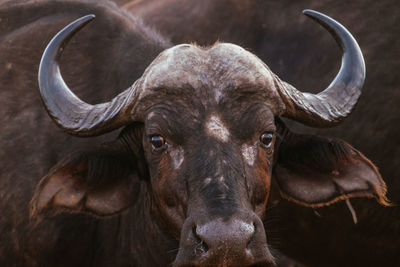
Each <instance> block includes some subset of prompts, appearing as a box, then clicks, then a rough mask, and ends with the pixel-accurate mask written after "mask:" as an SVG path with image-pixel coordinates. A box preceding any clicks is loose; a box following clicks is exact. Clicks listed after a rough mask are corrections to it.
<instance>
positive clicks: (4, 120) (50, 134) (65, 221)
mask: <svg viewBox="0 0 400 267" xmlns="http://www.w3.org/2000/svg"><path fill="white" fill-rule="evenodd" d="M87 13H94V14H96V15H97V16H99V17H100V18H98V19H97V20H96V22H95V23H92V25H90V27H87V29H85V30H84V31H83V35H81V36H77V38H75V39H74V40H72V41H71V43H70V45H69V47H68V48H67V49H66V51H65V53H64V55H63V59H62V62H61V68H62V72H63V75H64V78H65V80H66V81H67V83H68V84H69V85H71V86H73V90H74V91H75V92H76V93H77V94H78V95H79V96H80V97H82V99H84V100H85V101H88V102H89V103H98V102H102V101H105V100H108V99H110V98H112V97H113V96H115V95H116V94H117V93H119V92H120V91H122V90H124V89H126V88H127V87H128V86H130V85H131V84H132V82H133V81H134V80H135V79H137V78H138V77H140V75H141V74H142V72H143V71H144V69H145V68H146V67H147V65H148V64H149V63H150V62H151V61H152V60H153V58H154V57H155V56H156V55H157V54H158V53H159V52H160V51H162V50H163V49H164V48H165V47H167V46H168V42H166V41H164V40H163V39H162V38H161V37H160V36H159V35H158V34H156V33H154V32H153V31H151V30H149V29H148V28H147V27H145V26H144V25H143V24H142V23H141V22H140V21H137V20H136V19H135V18H133V17H132V16H131V15H129V14H127V13H124V12H121V10H119V9H118V8H117V7H116V6H115V4H113V3H109V2H107V1H18V2H16V1H1V5H0V80H1V83H0V95H1V96H0V106H1V107H2V108H1V110H0V125H1V129H0V144H1V147H2V148H1V150H0V159H1V160H0V169H1V175H0V176H1V179H0V187H1V188H2V193H1V194H0V212H1V214H2V216H1V218H0V225H1V226H0V236H1V242H0V265H1V266H73V265H77V266H88V265H97V266H101V265H106V266H110V265H114V264H118V260H116V259H114V258H113V259H111V261H112V262H110V261H108V260H107V259H105V260H103V258H101V259H99V258H98V257H97V256H96V255H99V254H101V253H103V254H104V253H105V255H108V253H111V254H113V257H119V256H121V253H120V254H118V253H116V252H115V249H116V248H117V247H118V246H129V245H127V243H126V242H125V243H124V242H123V241H121V242H117V243H118V246H117V245H116V243H113V242H112V241H110V242H106V241H105V240H108V236H107V235H110V236H111V237H112V236H113V235H115V233H116V232H117V231H121V232H124V231H125V232H124V233H125V234H126V236H128V235H129V231H130V230H131V229H130V228H129V229H122V228H121V227H120V226H119V224H120V222H119V220H120V219H118V218H115V219H113V220H109V221H107V222H104V224H107V227H105V230H104V232H105V233H108V234H106V235H104V236H103V237H102V238H103V239H101V238H100V235H99V233H100V232H102V231H103V230H102V227H103V222H98V221H97V220H93V219H91V218H89V217H85V216H74V217H71V216H60V217H58V218H55V219H50V220H47V221H46V222H43V223H42V224H40V225H39V226H38V227H37V228H32V225H30V224H29V211H28V209H29V208H28V207H29V201H30V199H31V198H32V196H33V192H34V189H35V187H36V185H37V184H38V183H39V180H40V178H41V177H43V176H44V175H45V174H46V173H47V172H48V170H49V169H50V168H51V167H52V166H53V165H55V164H56V163H57V162H59V161H61V159H62V158H64V157H65V156H66V155H67V154H68V153H70V152H72V151H77V150H86V149H88V148H89V147H91V146H93V144H99V143H101V142H102V140H105V139H107V138H110V137H114V136H115V134H111V135H109V136H104V137H101V138H92V139H78V138H73V137H71V136H68V135H65V133H63V132H62V131H61V130H60V129H58V128H57V127H56V126H55V125H54V124H53V122H52V121H51V119H50V118H49V117H48V115H47V114H46V112H45V110H44V109H43V106H42V103H41V100H40V96H39V94H38V90H39V88H38V85H37V71H38V66H39V62H40V57H41V55H42V53H43V51H44V48H45V46H46V45H47V43H48V42H49V41H50V39H51V38H52V37H53V35H54V34H55V33H56V32H57V31H59V30H60V29H61V28H62V27H64V26H65V25H66V24H68V23H69V22H71V21H73V20H74V19H76V18H78V17H81V16H82V15H86V14H87ZM121 220H122V219H121ZM127 224H128V223H127ZM128 225H129V224H128ZM122 260H124V261H125V260H128V261H129V257H122V259H121V261H122ZM98 261H100V262H98Z"/></svg>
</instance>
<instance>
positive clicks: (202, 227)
mask: <svg viewBox="0 0 400 267" xmlns="http://www.w3.org/2000/svg"><path fill="white" fill-rule="evenodd" d="M240 217H241V218H240ZM240 217H239V218H238V217H236V218H230V219H229V220H225V219H221V218H218V219H214V220H211V221H206V222H204V223H197V224H196V220H189V221H187V222H186V223H185V225H184V227H183V229H182V234H181V242H180V248H179V252H178V255H177V257H176V259H175V262H174V264H173V266H174V267H175V266H179V267H180V266H211V265H213V266H253V265H256V264H257V266H258V265H260V266H274V260H273V257H272V255H271V253H270V251H269V249H268V246H267V241H266V237H265V231H264V226H263V224H262V222H261V220H260V219H259V218H258V217H256V216H248V217H246V216H240ZM201 221H204V220H201Z"/></svg>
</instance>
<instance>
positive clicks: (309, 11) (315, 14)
mask: <svg viewBox="0 0 400 267" xmlns="http://www.w3.org/2000/svg"><path fill="white" fill-rule="evenodd" d="M303 14H304V15H306V16H307V17H314V18H315V17H318V16H321V15H322V16H323V14H322V13H320V12H318V11H315V10H312V9H304V10H303Z"/></svg>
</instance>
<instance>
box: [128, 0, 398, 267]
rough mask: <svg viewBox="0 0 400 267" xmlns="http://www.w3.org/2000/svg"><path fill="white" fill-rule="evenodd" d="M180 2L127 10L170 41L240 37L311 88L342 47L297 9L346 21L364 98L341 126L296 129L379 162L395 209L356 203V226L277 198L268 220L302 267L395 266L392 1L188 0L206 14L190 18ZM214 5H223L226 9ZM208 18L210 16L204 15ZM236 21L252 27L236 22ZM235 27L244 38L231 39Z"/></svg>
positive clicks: (344, 210) (343, 217) (324, 79)
mask: <svg viewBox="0 0 400 267" xmlns="http://www.w3.org/2000/svg"><path fill="white" fill-rule="evenodd" d="M177 3H178V1H173V0H170V1H157V0H154V1H146V2H144V1H131V3H128V4H126V5H125V6H124V7H125V8H126V9H127V10H129V11H130V12H131V13H133V14H135V15H137V16H139V17H142V18H143V19H144V21H146V22H147V23H149V24H150V25H153V26H154V27H155V28H157V29H159V30H160V31H161V32H162V33H163V34H165V35H166V36H170V38H171V40H172V41H173V42H175V43H180V42H182V41H185V42H197V43H199V44H204V43H206V44H211V43H213V42H214V41H215V40H220V41H229V42H234V43H240V44H241V45H242V46H244V47H246V48H249V49H251V51H252V52H254V53H255V54H256V55H257V56H259V57H260V58H261V59H263V60H264V61H265V62H267V63H268V65H269V66H270V67H271V68H272V69H273V70H274V71H275V73H277V74H278V75H279V76H280V77H283V78H285V79H286V80H287V81H292V82H294V83H295V85H296V86H297V87H298V88H304V89H305V90H308V91H310V92H313V93H316V92H318V91H319V90H320V88H321V87H323V86H324V85H326V84H328V83H329V81H330V80H331V78H332V77H333V76H334V73H335V71H336V70H335V66H337V64H338V61H337V56H338V51H337V49H336V48H335V47H334V46H333V42H332V41H331V37H330V36H329V35H328V34H327V33H325V32H322V30H321V29H319V28H318V27H315V25H313V24H312V23H311V22H309V21H307V20H305V19H304V18H303V17H302V16H298V15H297V14H298V13H299V12H300V11H301V10H302V9H305V8H312V9H316V10H321V11H323V12H325V13H326V14H329V15H331V16H332V17H334V18H337V19H339V20H340V21H341V22H343V24H344V25H347V26H348V29H349V30H350V31H351V32H352V33H353V34H354V36H355V37H356V39H357V40H358V41H359V44H360V47H361V49H362V51H363V52H364V55H365V61H366V66H367V79H366V83H365V85H364V89H363V95H362V97H361V99H360V101H359V103H358V105H357V107H356V109H355V111H354V112H353V114H352V115H351V116H350V117H349V118H348V119H347V120H346V121H345V122H344V123H343V124H342V125H340V126H338V127H335V128H332V129H324V130H318V131H317V130H316V129H312V128H306V127H304V126H302V125H298V124H296V125H294V127H295V128H296V129H297V130H300V131H301V132H306V133H319V134H323V135H332V136H337V137H340V138H343V139H345V140H346V141H349V142H350V143H351V144H353V145H354V146H355V147H357V148H358V149H360V151H363V152H364V153H365V154H366V155H367V156H368V157H369V158H370V159H371V160H372V161H373V162H374V163H376V164H377V166H378V167H379V170H380V172H381V174H382V177H383V179H384V180H385V181H386V183H387V185H388V197H389V199H390V200H391V201H392V202H393V203H394V204H395V206H394V207H390V208H387V207H380V206H379V205H377V204H376V203H375V202H374V201H372V200H371V201H369V200H357V199H355V200H352V201H351V203H352V204H353V207H354V209H355V212H356V215H357V219H358V224H356V225H354V223H353V219H352V216H351V213H350V212H349V210H348V207H347V206H346V205H345V204H344V203H338V204H336V205H334V206H331V207H329V208H320V209H318V210H317V213H315V212H314V211H313V210H312V209H308V208H300V207H298V206H296V205H294V204H291V203H289V202H285V201H281V202H280V204H279V205H278V206H273V207H271V211H270V213H269V214H270V218H271V219H267V220H268V221H271V222H270V224H272V227H271V228H273V229H275V230H276V231H277V233H276V234H274V235H276V236H278V239H279V242H278V243H279V244H280V248H281V250H283V251H285V252H286V253H288V254H289V255H291V256H292V257H294V258H297V259H299V261H301V262H304V263H307V264H308V265H313V266H337V265H340V266H345V265H346V266H361V265H362V266H377V265H385V266H395V265H398V264H399V263H400V258H399V255H398V238H397V237H398V235H399V234H400V233H399V229H400V211H399V208H398V207H397V203H399V201H400V184H399V179H397V178H398V177H399V176H400V168H399V167H398V162H399V161H400V158H399V156H400V151H399V149H400V144H399V142H398V138H397V136H398V135H399V134H400V132H399V130H400V127H398V125H397V124H398V123H397V122H398V121H400V117H399V116H400V115H399V113H398V112H395V111H396V110H397V109H398V108H397V105H398V104H397V103H398V102H399V101H400V93H399V91H398V90H396V88H398V87H399V85H400V80H399V76H398V75H396V74H395V73H396V71H395V70H396V69H398V68H399V67H400V60H399V58H400V50H399V47H400V46H399V38H398V34H397V31H398V30H397V28H396V25H398V24H399V18H400V9H399V7H398V3H397V1H385V2H379V1H352V2H351V3H345V2H338V1H313V0H303V1H295V2H293V1H290V3H289V2H288V1H279V2H276V1H246V4H243V5H242V6H241V8H243V10H241V11H240V14H237V13H238V9H239V10H240V8H236V7H237V5H238V2H237V1H234V0H232V1H230V0H227V1H218V4H217V3H215V1H202V2H201V3H199V1H184V3H185V7H186V8H187V9H190V8H189V6H191V5H192V6H196V7H197V8H196V9H197V10H200V11H202V12H203V13H201V12H199V13H197V15H196V16H194V17H193V16H192V15H189V13H185V12H181V11H180V9H179V5H181V3H179V4H177ZM219 3H224V4H225V5H224V7H221V6H220V5H219ZM228 6H229V7H230V6H233V7H234V8H228ZM249 7H252V8H250V10H249ZM254 7H256V8H254ZM164 14H170V16H171V17H173V18H174V19H169V17H170V16H167V15H165V16H164ZM174 14H180V16H175V15H174ZM185 14H187V16H185ZM246 16H247V17H246ZM204 17H206V18H208V19H207V20H203V19H202V18H204ZM242 21H246V22H247V21H251V22H252V23H251V24H247V23H243V24H241V23H240V22H242ZM177 25H184V26H183V27H184V28H183V31H182V32H180V31H175V30H173V29H175V28H176V27H177ZM211 25H219V26H218V27H212V26H211ZM231 25H235V26H234V27H231ZM192 27H193V28H196V34H195V35H194V36H190V35H188V34H187V32H190V29H191V28H192ZM237 32H241V33H242V34H241V35H240V36H237V35H236V33H237ZM311 47H312V50H310V48H311ZM288 123H290V124H291V125H292V124H293V122H288ZM270 203H271V202H270ZM268 217H269V216H268V215H267V218H268ZM338 233H339V234H338ZM377 244H379V245H377ZM333 255H334V256H333Z"/></svg>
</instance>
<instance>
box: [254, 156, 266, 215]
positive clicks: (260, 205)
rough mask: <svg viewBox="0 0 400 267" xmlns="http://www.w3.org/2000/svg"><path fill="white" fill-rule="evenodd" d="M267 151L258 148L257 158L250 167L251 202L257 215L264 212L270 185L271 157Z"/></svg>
mask: <svg viewBox="0 0 400 267" xmlns="http://www.w3.org/2000/svg"><path fill="white" fill-rule="evenodd" d="M268 152H269V151H265V150H264V149H258V153H257V160H256V161H255V164H254V166H253V168H252V171H253V180H254V185H253V186H254V187H253V188H254V189H253V194H252V202H253V205H254V207H255V212H256V213H257V214H258V215H259V216H262V215H263V214H264V213H265V207H266V205H267V201H268V195H269V190H270V186H271V164H270V162H271V157H270V154H269V153H268Z"/></svg>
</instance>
